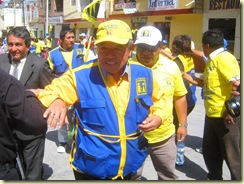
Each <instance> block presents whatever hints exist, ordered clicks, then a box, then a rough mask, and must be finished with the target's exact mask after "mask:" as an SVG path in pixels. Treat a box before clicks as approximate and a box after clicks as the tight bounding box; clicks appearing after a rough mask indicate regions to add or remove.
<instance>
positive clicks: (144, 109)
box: [135, 97, 153, 124]
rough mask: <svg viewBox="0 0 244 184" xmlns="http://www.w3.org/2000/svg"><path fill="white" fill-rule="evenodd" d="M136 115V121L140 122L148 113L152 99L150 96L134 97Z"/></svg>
mask: <svg viewBox="0 0 244 184" xmlns="http://www.w3.org/2000/svg"><path fill="white" fill-rule="evenodd" d="M135 101H136V111H137V112H136V116H137V123H139V124H140V123H141V122H142V121H144V120H145V119H146V118H147V117H148V114H149V110H150V107H151V106H152V105H153V101H152V98H151V97H144V98H138V97H137V98H136V99H135Z"/></svg>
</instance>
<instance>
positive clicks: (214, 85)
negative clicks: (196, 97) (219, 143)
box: [203, 51, 240, 117]
mask: <svg viewBox="0 0 244 184" xmlns="http://www.w3.org/2000/svg"><path fill="white" fill-rule="evenodd" d="M239 76H240V67H239V65H238V62H237V60H236V58H235V57H234V56H233V55H232V54H231V53H229V52H227V51H225V52H220V53H219V54H217V55H216V56H214V57H212V58H210V60H209V61H208V62H207V63H206V66H205V69H204V72H203V79H204V87H203V89H204V105H205V109H206V114H207V116H208V117H222V116H223V113H224V111H225V110H226V109H225V105H224V103H225V101H226V100H228V99H229V98H230V92H231V90H232V84H231V82H230V79H231V78H234V77H239Z"/></svg>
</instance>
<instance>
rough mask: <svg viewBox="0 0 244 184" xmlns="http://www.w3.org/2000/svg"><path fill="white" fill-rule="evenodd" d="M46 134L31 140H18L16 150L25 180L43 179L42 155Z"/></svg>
mask: <svg viewBox="0 0 244 184" xmlns="http://www.w3.org/2000/svg"><path fill="white" fill-rule="evenodd" d="M45 137H46V134H43V135H41V136H38V137H36V138H34V139H31V140H21V141H20V140H18V141H17V142H18V152H19V155H20V159H21V161H22V163H23V164H22V165H23V170H24V174H25V177H26V180H42V179H43V174H44V171H43V165H42V163H43V157H44V148H45Z"/></svg>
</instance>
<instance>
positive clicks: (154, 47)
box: [136, 44, 159, 52]
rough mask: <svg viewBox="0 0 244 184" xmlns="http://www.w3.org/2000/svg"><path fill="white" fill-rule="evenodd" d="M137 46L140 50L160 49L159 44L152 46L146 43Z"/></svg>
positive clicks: (154, 50)
mask: <svg viewBox="0 0 244 184" xmlns="http://www.w3.org/2000/svg"><path fill="white" fill-rule="evenodd" d="M136 46H137V48H138V49H139V50H140V51H145V50H146V51H150V52H156V51H157V50H158V48H159V47H158V45H156V46H150V45H145V44H138V45H136Z"/></svg>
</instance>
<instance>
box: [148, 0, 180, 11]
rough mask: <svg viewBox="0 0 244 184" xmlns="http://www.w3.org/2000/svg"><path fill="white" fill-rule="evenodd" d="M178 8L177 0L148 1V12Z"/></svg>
mask: <svg viewBox="0 0 244 184" xmlns="http://www.w3.org/2000/svg"><path fill="white" fill-rule="evenodd" d="M177 8H178V0H148V11H155V10H171V9H177Z"/></svg>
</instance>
